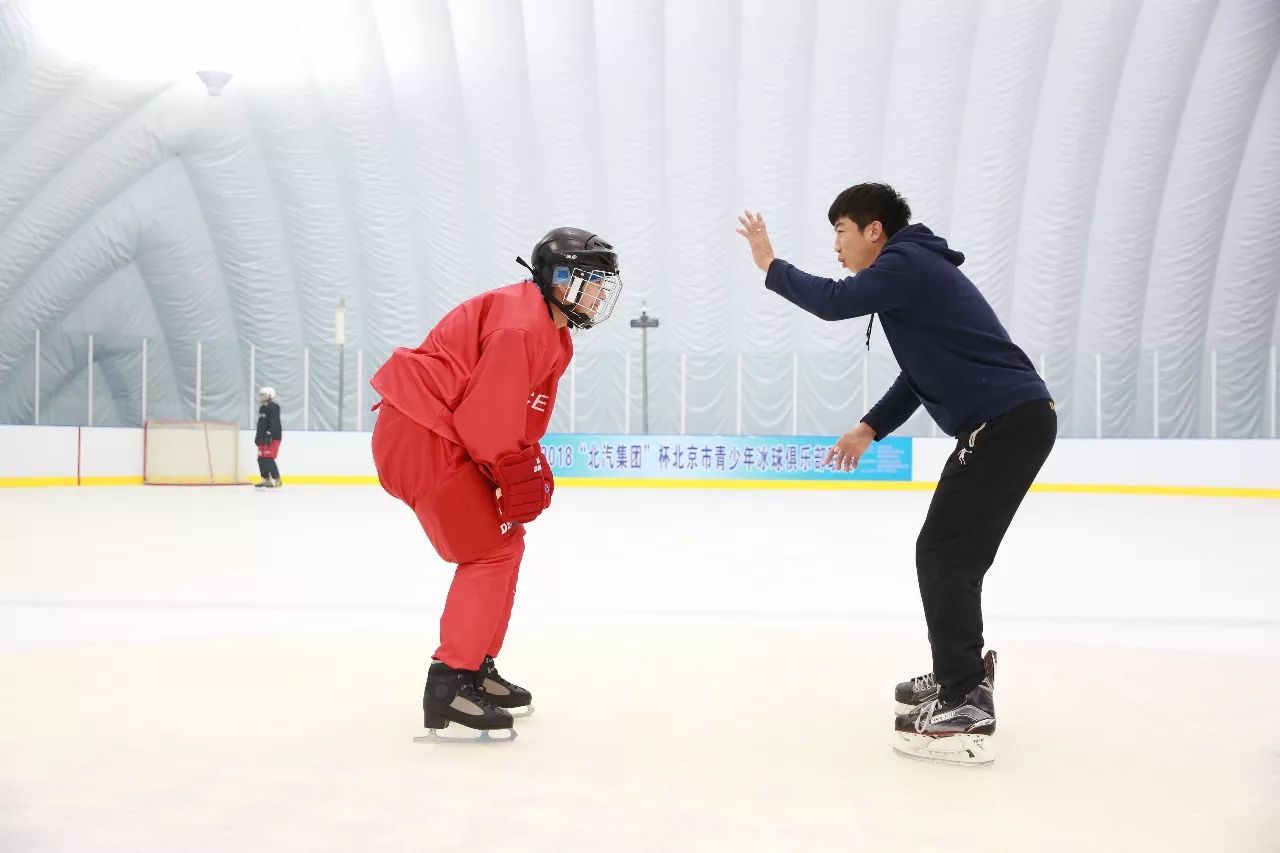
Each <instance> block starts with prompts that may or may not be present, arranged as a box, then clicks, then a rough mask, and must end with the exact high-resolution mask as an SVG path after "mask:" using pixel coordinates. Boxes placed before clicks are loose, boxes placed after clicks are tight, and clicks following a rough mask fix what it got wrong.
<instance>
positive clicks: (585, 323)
mask: <svg viewBox="0 0 1280 853" xmlns="http://www.w3.org/2000/svg"><path fill="white" fill-rule="evenodd" d="M551 286H552V287H553V288H558V287H564V288H566V289H567V293H566V294H565V296H564V298H563V300H561V299H559V298H557V299H556V303H557V305H558V306H559V308H560V310H561V311H564V313H565V315H566V316H567V317H568V318H569V321H570V324H571V325H573V326H574V327H575V328H578V329H589V328H591V327H592V326H594V325H596V324H597V323H602V322H604V321H605V320H607V319H609V315H610V314H612V313H613V308H614V306H615V305H617V303H618V297H619V295H621V293H622V276H621V275H619V274H618V273H616V272H606V271H605V270H600V269H591V268H589V267H569V266H557V267H555V268H553V269H552V272H551Z"/></svg>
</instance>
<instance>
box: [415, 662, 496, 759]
mask: <svg viewBox="0 0 1280 853" xmlns="http://www.w3.org/2000/svg"><path fill="white" fill-rule="evenodd" d="M478 674H479V673H477V672H475V671H473V670H469V669H454V668H452V667H450V666H449V665H447V664H445V663H443V662H441V661H433V662H432V664H431V669H430V670H429V671H428V672H427V686H426V688H425V689H424V690H423V692H422V724H423V725H424V726H425V727H426V728H427V729H428V732H427V734H426V735H423V736H421V737H416V738H414V740H415V741H417V742H418V743H450V742H464V743H468V742H494V743H496V742H505V741H510V740H515V739H516V732H515V729H513V728H512V727H511V725H512V724H511V714H509V713H507V712H506V711H504V710H503V709H502V708H498V707H496V706H495V705H494V704H493V702H492V701H491V700H490V699H489V697H488V696H486V695H485V694H484V692H483V691H481V690H480V689H478V688H477V687H476V678H477V676H478ZM450 723H458V724H460V725H462V726H466V727H467V728H469V729H475V730H477V731H479V732H480V734H479V736H478V737H441V736H440V734H439V730H440V729H444V728H447V727H448V725H449V724H450ZM491 731H506V732H508V733H509V734H508V736H506V737H501V738H494V737H492V736H490V734H489V732H491Z"/></svg>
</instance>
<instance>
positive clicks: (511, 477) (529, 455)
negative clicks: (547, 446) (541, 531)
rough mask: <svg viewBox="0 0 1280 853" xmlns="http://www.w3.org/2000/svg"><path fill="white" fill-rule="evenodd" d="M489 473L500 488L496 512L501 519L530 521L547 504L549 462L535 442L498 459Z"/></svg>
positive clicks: (549, 477) (549, 496)
mask: <svg viewBox="0 0 1280 853" xmlns="http://www.w3.org/2000/svg"><path fill="white" fill-rule="evenodd" d="M493 474H494V479H495V480H497V483H498V488H499V489H500V490H501V492H502V494H501V495H500V496H499V498H498V513H499V514H500V515H501V516H502V517H503V518H504V519H505V520H507V521H518V522H529V521H533V520H534V519H535V518H537V517H538V516H539V515H540V514H541V513H542V511H543V510H544V509H546V508H547V507H549V506H550V505H551V490H552V483H553V482H554V481H553V479H552V476H551V466H550V465H548V464H547V460H546V457H544V456H543V455H542V448H540V447H539V446H538V445H536V444H534V445H531V446H529V447H526V448H525V449H524V450H523V451H522V452H520V453H512V454H511V455H509V456H504V457H503V458H501V459H499V460H498V464H497V465H496V466H495V467H494V469H493Z"/></svg>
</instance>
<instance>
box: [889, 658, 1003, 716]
mask: <svg viewBox="0 0 1280 853" xmlns="http://www.w3.org/2000/svg"><path fill="white" fill-rule="evenodd" d="M982 669H983V670H984V671H985V672H986V678H985V680H984V681H983V683H984V684H986V685H987V686H989V687H992V688H994V687H995V686H996V653H995V650H991V651H989V652H987V656H986V657H984V658H983V659H982ZM937 695H938V682H937V681H936V680H934V677H933V673H932V672H926V673H925V674H924V675H917V676H916V677H915V678H913V679H911V680H910V681H902V682H899V684H898V686H897V687H895V688H893V701H894V702H896V703H897V705H896V706H895V707H894V709H893V711H894V713H895V714H910V713H911V710H912V709H913V708H915V707H916V706H917V705H919V704H921V703H922V702H928V701H929V700H930V699H933V698H935V697H936V696H937Z"/></svg>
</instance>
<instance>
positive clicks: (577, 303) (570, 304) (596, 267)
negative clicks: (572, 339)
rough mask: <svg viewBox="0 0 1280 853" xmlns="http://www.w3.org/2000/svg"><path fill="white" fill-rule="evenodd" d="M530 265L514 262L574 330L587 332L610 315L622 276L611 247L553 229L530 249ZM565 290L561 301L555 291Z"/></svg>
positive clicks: (580, 234) (580, 233)
mask: <svg viewBox="0 0 1280 853" xmlns="http://www.w3.org/2000/svg"><path fill="white" fill-rule="evenodd" d="M530 260H531V261H532V263H531V264H527V263H525V262H524V261H523V260H522V259H520V258H516V261H517V262H518V263H519V264H521V265H522V266H523V267H524V268H525V269H527V270H529V272H531V273H533V281H534V283H535V284H537V285H538V288H539V289H540V290H541V291H542V295H543V296H544V297H545V298H546V300H547V301H548V302H550V303H551V304H553V305H555V306H556V307H557V308H559V309H560V310H561V311H563V312H564V315H565V317H567V318H568V319H569V325H570V326H573V327H574V328H575V329H590V328H591V327H592V326H594V325H596V324H598V323H601V322H603V321H604V320H607V319H608V318H609V315H610V314H612V313H613V308H614V306H615V305H616V304H617V302H618V296H619V294H621V293H622V275H621V272H620V271H619V269H618V255H617V253H616V252H615V251H614V250H613V246H612V245H610V244H609V243H606V242H605V241H604V240H602V239H601V238H600V237H599V236H598V235H596V234H592V233H591V232H590V231H584V230H583V229H581V228H556V229H554V230H552V231H548V232H547V234H546V236H544V237H543V238H542V239H541V240H539V241H538V244H537V245H536V246H534V247H533V254H532V255H531V256H530ZM558 287H564V288H566V289H567V292H566V294H565V297H564V298H563V299H561V298H560V297H558V296H557V295H556V294H555V289H556V288H558Z"/></svg>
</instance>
